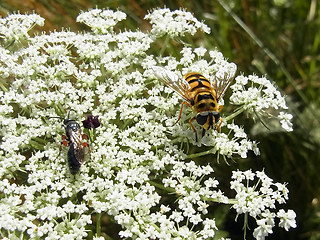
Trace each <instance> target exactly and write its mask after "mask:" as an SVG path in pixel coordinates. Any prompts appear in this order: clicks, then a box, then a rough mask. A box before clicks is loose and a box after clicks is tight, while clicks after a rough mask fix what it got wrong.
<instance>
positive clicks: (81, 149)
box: [61, 111, 90, 175]
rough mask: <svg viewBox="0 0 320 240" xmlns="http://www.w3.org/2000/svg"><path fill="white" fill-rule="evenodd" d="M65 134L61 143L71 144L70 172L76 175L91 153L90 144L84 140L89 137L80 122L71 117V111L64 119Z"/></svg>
mask: <svg viewBox="0 0 320 240" xmlns="http://www.w3.org/2000/svg"><path fill="white" fill-rule="evenodd" d="M63 124H64V127H65V134H63V135H62V142H61V144H62V145H64V146H69V150H68V166H69V170H70V173H71V174H73V175H75V174H76V173H78V172H79V170H80V167H81V165H82V163H84V161H85V159H86V157H87V155H88V154H90V148H89V144H88V143H87V142H86V141H84V140H85V139H88V136H87V135H86V134H83V133H82V131H81V127H80V125H79V123H78V122H76V121H75V120H73V119H71V118H70V111H69V113H68V116H67V118H66V119H64V120H63Z"/></svg>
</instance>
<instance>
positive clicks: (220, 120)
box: [216, 118, 223, 131]
mask: <svg viewBox="0 0 320 240" xmlns="http://www.w3.org/2000/svg"><path fill="white" fill-rule="evenodd" d="M219 122H220V123H219V125H218V127H216V130H217V131H219V130H220V127H221V124H222V122H223V120H222V118H220V119H219Z"/></svg>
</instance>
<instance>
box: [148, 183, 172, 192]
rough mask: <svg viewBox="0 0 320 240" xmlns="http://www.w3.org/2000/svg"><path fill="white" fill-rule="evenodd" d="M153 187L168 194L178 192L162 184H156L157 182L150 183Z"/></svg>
mask: <svg viewBox="0 0 320 240" xmlns="http://www.w3.org/2000/svg"><path fill="white" fill-rule="evenodd" d="M148 182H149V183H150V184H151V185H152V186H155V187H156V188H159V189H161V190H164V191H166V192H170V193H175V192H176V190H175V189H174V188H169V187H165V186H163V185H162V184H160V183H156V182H153V181H148Z"/></svg>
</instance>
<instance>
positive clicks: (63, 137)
mask: <svg viewBox="0 0 320 240" xmlns="http://www.w3.org/2000/svg"><path fill="white" fill-rule="evenodd" d="M61 138H62V141H61V145H64V146H68V141H67V135H65V134H62V137H61ZM60 147H61V146H60Z"/></svg>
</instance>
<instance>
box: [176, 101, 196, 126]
mask: <svg viewBox="0 0 320 240" xmlns="http://www.w3.org/2000/svg"><path fill="white" fill-rule="evenodd" d="M183 105H187V106H188V107H191V105H190V104H189V103H188V102H186V101H183V102H182V103H181V107H180V112H179V117H178V120H177V121H176V122H175V124H177V123H178V122H179V120H180V119H181V116H182V110H183ZM193 121H194V120H193ZM189 122H190V121H189Z"/></svg>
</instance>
